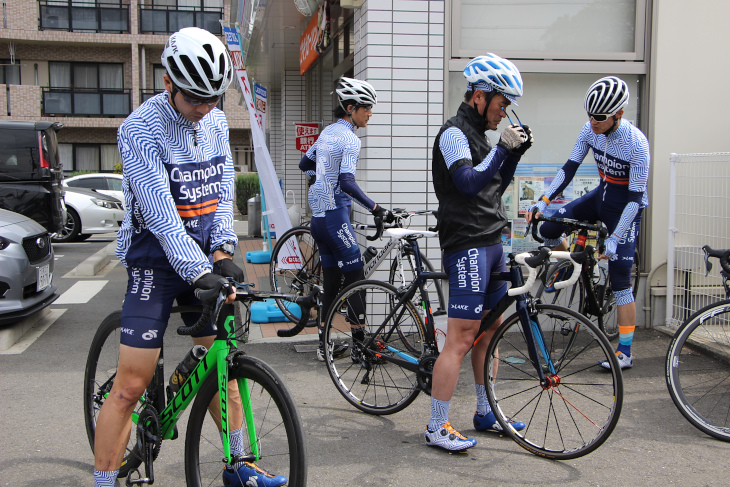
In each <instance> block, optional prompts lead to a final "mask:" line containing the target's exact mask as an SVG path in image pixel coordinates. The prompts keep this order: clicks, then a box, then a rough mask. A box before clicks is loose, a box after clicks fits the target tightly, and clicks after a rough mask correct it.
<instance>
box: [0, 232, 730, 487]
mask: <svg viewBox="0 0 730 487" xmlns="http://www.w3.org/2000/svg"><path fill="white" fill-rule="evenodd" d="M109 241H111V240H110V239H109V238H106V239H105V238H103V237H94V238H92V239H91V240H90V241H88V242H85V243H78V244H66V245H59V246H55V251H56V254H57V255H59V256H62V257H59V259H58V260H57V262H56V272H55V277H54V282H55V284H56V285H57V286H58V287H59V292H60V293H63V292H65V291H66V290H68V289H69V288H71V286H72V285H73V284H75V283H77V282H79V281H82V280H83V281H96V282H97V287H99V288H101V289H100V291H99V292H98V293H97V294H96V295H95V296H94V297H93V298H92V299H91V300H90V301H89V302H88V303H86V304H63V305H60V304H59V305H55V304H54V305H53V306H52V308H53V309H57V310H62V309H63V310H65V311H63V314H61V316H60V317H59V318H58V319H57V320H56V321H55V322H54V323H53V325H52V326H50V328H48V330H47V331H45V333H43V334H42V335H41V336H40V337H39V338H38V339H37V340H36V341H35V342H33V343H32V344H31V345H30V346H29V347H28V348H27V349H26V350H25V351H24V352H23V353H20V354H16V355H0V428H1V432H2V434H0V485H8V486H13V487H24V486H92V485H93V480H92V470H93V456H92V454H91V451H90V449H89V445H88V442H87V439H86V433H85V429H84V420H83V413H82V396H81V388H82V379H83V373H84V364H85V360H86V354H87V353H88V348H89V345H90V343H91V339H92V337H93V334H94V331H95V329H96V327H97V326H98V324H99V323H100V322H101V320H102V319H103V317H104V316H106V314H108V313H109V312H110V311H112V310H114V309H118V308H119V307H120V306H121V301H122V297H123V293H124V289H125V285H126V272H125V270H124V268H123V267H122V266H121V265H117V266H115V267H113V268H111V269H107V271H106V273H105V274H103V275H101V276H97V277H94V278H74V277H63V276H64V275H65V274H66V273H68V272H69V271H70V270H71V269H73V267H75V265H76V264H77V263H78V262H80V261H81V260H83V259H84V258H85V257H87V256H89V255H91V254H93V253H94V252H96V251H97V250H99V249H100V248H101V247H103V246H105V245H107V244H108V243H109ZM103 281H106V283H104V284H102V282H103ZM165 339H166V352H167V357H171V356H172V357H182V355H183V354H184V353H185V351H186V350H187V349H188V347H189V343H188V342H187V339H185V338H181V337H178V336H176V335H175V334H174V333H168V334H167V336H166V338H165ZM295 343H297V342H296V338H293V339H286V340H282V342H279V343H265V344H263V343H262V344H255V343H253V344H248V345H246V346H245V350H246V352H247V353H248V354H249V355H252V356H255V357H258V358H261V359H263V360H265V361H266V362H268V363H269V364H270V365H271V366H273V367H274V369H276V370H277V372H279V374H280V375H281V376H282V377H283V378H284V380H285V382H286V383H287V385H288V386H289V388H290V390H291V392H292V394H293V395H294V398H295V400H296V403H297V405H298V407H299V412H300V415H301V417H302V420H303V424H304V428H305V433H306V439H307V448H308V458H309V485H310V486H337V485H347V486H389V485H397V486H398V487H406V486H423V485H429V486H430V485H467V486H468V485H490V486H491V485H536V484H542V485H546V486H547V485H561V486H563V485H567V486H588V485H595V486H603V485H606V486H608V485H651V486H655V485H656V486H667V485H682V486H701V485H708V486H709V485H713V486H714V485H717V486H721V485H729V484H730V480H728V472H729V471H730V443H723V442H720V441H718V440H714V439H712V438H710V437H708V436H706V435H704V434H703V433H701V432H700V431H698V430H696V429H695V428H694V427H692V426H691V425H690V424H689V423H687V422H686V421H685V420H684V418H683V417H682V416H681V415H680V413H679V412H678V411H677V410H676V408H675V407H674V404H673V403H672V401H671V399H670V398H669V395H668V393H667V390H666V385H665V383H664V375H663V366H664V356H665V353H666V349H667V346H668V345H669V338H668V337H666V336H664V335H661V334H659V333H657V332H655V331H652V330H637V332H636V338H635V346H634V354H635V356H636V366H635V368H634V369H632V370H628V371H626V372H625V373H624V379H625V392H626V394H625V401H624V407H623V413H622V415H621V419H620V421H619V424H618V426H617V428H616V430H615V431H614V433H613V435H612V436H611V438H609V440H608V441H607V442H606V443H605V444H604V445H603V446H602V447H600V448H599V449H598V450H597V451H596V452H594V453H592V454H590V455H588V456H586V457H583V458H580V459H576V460H570V461H563V462H559V461H551V460H544V459H542V458H538V457H536V456H534V455H532V454H530V453H528V452H527V451H525V450H523V449H522V448H520V447H519V446H518V445H517V444H516V443H514V442H512V440H510V439H508V438H506V437H500V436H498V435H495V434H487V433H476V432H474V431H473V430H472V429H471V417H472V414H473V412H474V386H473V384H472V377H471V372H470V370H469V369H468V368H467V367H466V366H465V367H464V368H463V369H462V375H461V380H460V383H459V386H458V388H457V391H456V394H455V397H454V400H453V401H452V407H451V415H450V416H451V418H450V419H451V421H452V424H453V425H454V427H455V428H457V429H458V430H460V431H462V432H463V433H465V434H467V435H469V436H471V435H475V437H476V438H477V439H478V442H479V443H478V445H477V446H476V447H474V448H472V449H471V450H469V452H468V453H466V454H457V455H449V454H448V453H446V452H443V451H441V450H437V449H433V448H428V447H426V446H425V445H424V443H423V428H424V426H425V424H426V422H427V421H428V415H429V398H428V397H426V396H424V395H421V396H419V398H418V399H417V400H416V401H415V402H414V403H413V404H412V405H411V406H410V407H409V408H407V409H406V410H405V411H402V412H400V413H397V414H395V415H391V416H381V417H376V416H369V415H366V414H364V413H360V412H358V411H357V410H355V409H354V408H352V407H351V406H350V405H349V404H348V403H347V402H346V401H345V400H344V399H343V398H342V397H341V396H340V395H339V393H338V392H337V391H336V389H335V387H334V386H333V385H332V383H331V381H330V378H329V376H328V374H327V371H326V369H325V367H324V365H323V364H321V363H319V362H317V361H316V359H315V357H314V354H313V353H298V352H296V351H295V349H294V344H295ZM466 363H468V360H467V361H465V364H466ZM183 441H184V440H183V439H181V440H178V441H174V442H165V443H164V444H163V446H162V451H161V453H160V457H159V459H158V460H157V461H156V462H155V471H156V479H157V481H156V482H155V485H162V486H181V485H184V473H183V469H182V462H183V455H182V451H183Z"/></svg>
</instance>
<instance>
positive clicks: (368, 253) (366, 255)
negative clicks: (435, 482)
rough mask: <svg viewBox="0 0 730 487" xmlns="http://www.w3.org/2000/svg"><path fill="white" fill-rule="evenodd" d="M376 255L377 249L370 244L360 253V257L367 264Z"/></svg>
mask: <svg viewBox="0 0 730 487" xmlns="http://www.w3.org/2000/svg"><path fill="white" fill-rule="evenodd" d="M376 255H378V250H377V249H376V248H375V247H372V246H371V247H368V248H366V249H365V251H364V252H363V253H362V258H363V259H364V260H365V263H366V264H367V263H368V262H370V261H371V260H372V258H373V257H375V256H376Z"/></svg>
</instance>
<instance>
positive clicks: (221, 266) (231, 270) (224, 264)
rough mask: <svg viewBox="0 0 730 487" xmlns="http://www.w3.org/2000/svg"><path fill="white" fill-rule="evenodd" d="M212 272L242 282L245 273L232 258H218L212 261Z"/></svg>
mask: <svg viewBox="0 0 730 487" xmlns="http://www.w3.org/2000/svg"><path fill="white" fill-rule="evenodd" d="M213 273H214V274H218V275H219V276H223V277H232V278H233V279H234V280H235V281H236V282H243V281H244V280H245V279H246V275H245V274H244V273H243V269H241V268H240V267H238V266H237V265H236V264H235V263H234V262H233V260H232V259H226V258H223V259H220V260H216V261H215V262H213Z"/></svg>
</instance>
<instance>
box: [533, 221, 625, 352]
mask: <svg viewBox="0 0 730 487" xmlns="http://www.w3.org/2000/svg"><path fill="white" fill-rule="evenodd" d="M533 221H535V224H534V225H532V238H533V239H535V240H536V241H537V242H539V243H543V239H542V238H541V237H540V236H539V235H538V232H537V222H541V221H544V222H553V223H558V224H561V225H564V226H566V227H567V228H568V232H566V233H568V234H570V235H574V237H575V238H574V240H573V251H574V252H580V251H582V250H583V249H585V248H586V241H587V240H588V239H589V238H594V239H596V241H597V245H596V247H597V248H598V249H599V252H601V253H603V242H604V240H605V239H606V237H608V229H607V228H606V225H604V224H603V223H602V222H596V223H590V222H583V221H579V220H574V219H570V218H554V217H546V216H541V217H540V218H535V219H534V220H533ZM589 232H595V234H590V235H589ZM570 269H571V263H570V262H569V261H565V260H562V261H558V262H556V263H555V264H553V265H552V266H550V267H549V268H548V269H547V271H546V272H545V274H544V276H543V279H542V280H541V285H540V288H539V289H538V291H537V294H536V295H535V298H536V299H540V300H541V301H542V302H544V303H550V304H557V305H560V306H564V307H566V308H570V309H574V310H576V311H577V312H579V313H580V314H582V315H585V316H586V317H588V318H590V319H592V320H593V321H594V322H596V323H597V324H598V328H600V329H601V331H603V333H605V334H606V336H607V337H608V339H609V340H615V339H616V338H618V334H619V333H618V305H617V304H616V296H615V295H614V292H613V287H612V286H611V279H610V276H609V273H608V261H601V262H600V263H599V261H598V260H597V259H596V257H595V255H593V254H591V255H589V256H588V259H586V261H585V262H584V263H583V265H582V266H581V270H580V279H578V280H577V281H576V282H575V284H574V285H573V286H571V287H569V288H564V289H555V288H554V284H555V282H557V281H560V280H562V279H565V278H566V275H569V273H570ZM631 283H632V292H633V294H634V298H636V293H637V292H638V290H639V253H638V252H637V251H634V263H633V266H632V268H631Z"/></svg>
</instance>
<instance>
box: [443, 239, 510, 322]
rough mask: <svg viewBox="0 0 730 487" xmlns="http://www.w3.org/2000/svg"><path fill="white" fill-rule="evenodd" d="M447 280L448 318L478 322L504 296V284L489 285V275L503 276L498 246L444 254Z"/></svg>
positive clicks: (503, 265) (505, 288)
mask: <svg viewBox="0 0 730 487" xmlns="http://www.w3.org/2000/svg"><path fill="white" fill-rule="evenodd" d="M443 265H444V270H445V271H446V274H447V275H448V276H449V313H448V315H449V318H462V319H466V320H479V319H481V318H482V313H483V312H484V311H486V310H490V309H492V308H493V307H494V306H496V305H497V303H498V302H499V300H500V299H502V296H504V295H505V293H506V292H507V283H506V282H505V281H490V276H491V273H492V272H505V271H506V270H507V264H506V263H505V261H504V253H503V251H502V244H501V243H499V244H495V245H490V246H487V247H475V248H471V249H466V250H461V251H459V252H454V253H449V254H444V256H443Z"/></svg>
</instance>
